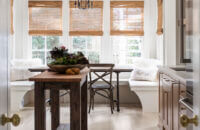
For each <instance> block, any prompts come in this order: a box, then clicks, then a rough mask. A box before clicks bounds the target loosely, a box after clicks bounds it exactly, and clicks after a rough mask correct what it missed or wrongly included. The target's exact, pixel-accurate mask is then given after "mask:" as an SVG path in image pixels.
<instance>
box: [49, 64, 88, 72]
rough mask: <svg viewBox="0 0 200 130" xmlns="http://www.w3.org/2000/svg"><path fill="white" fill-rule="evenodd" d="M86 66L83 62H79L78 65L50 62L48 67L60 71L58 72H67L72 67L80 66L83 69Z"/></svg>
mask: <svg viewBox="0 0 200 130" xmlns="http://www.w3.org/2000/svg"><path fill="white" fill-rule="evenodd" d="M85 66H86V65H81V64H77V65H51V64H48V67H49V68H50V70H52V71H55V72H58V73H65V71H66V70H67V69H70V68H79V69H80V70H81V69H83V68H84V67H85Z"/></svg>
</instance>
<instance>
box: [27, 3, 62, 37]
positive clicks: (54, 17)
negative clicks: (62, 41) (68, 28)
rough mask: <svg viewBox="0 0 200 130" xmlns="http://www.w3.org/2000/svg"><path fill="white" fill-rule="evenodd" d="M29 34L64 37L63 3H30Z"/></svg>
mask: <svg viewBox="0 0 200 130" xmlns="http://www.w3.org/2000/svg"><path fill="white" fill-rule="evenodd" d="M29 34H30V35H62V1H29Z"/></svg>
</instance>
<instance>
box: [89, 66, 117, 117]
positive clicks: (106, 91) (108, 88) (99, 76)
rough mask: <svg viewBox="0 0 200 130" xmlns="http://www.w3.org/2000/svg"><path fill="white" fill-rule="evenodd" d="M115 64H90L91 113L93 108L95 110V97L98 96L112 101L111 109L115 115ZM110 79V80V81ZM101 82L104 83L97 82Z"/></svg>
mask: <svg viewBox="0 0 200 130" xmlns="http://www.w3.org/2000/svg"><path fill="white" fill-rule="evenodd" d="M113 67H114V64H89V65H88V68H89V69H90V72H89V79H90V82H89V90H90V105H89V113H90V110H91V108H92V109H94V96H95V94H98V95H100V96H102V97H104V98H107V99H108V100H109V101H110V109H111V113H112V114H113V110H114V100H113V89H114V86H113V84H112V72H113ZM108 78H109V79H108ZM99 80H101V81H102V82H103V83H101V84H99V83H97V81H99Z"/></svg>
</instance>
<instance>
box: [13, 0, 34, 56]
mask: <svg viewBox="0 0 200 130" xmlns="http://www.w3.org/2000/svg"><path fill="white" fill-rule="evenodd" d="M14 30H15V33H14V42H13V44H14V45H13V46H14V47H15V49H14V54H13V55H14V56H13V57H14V58H19V59H21V58H30V54H31V53H30V49H31V45H30V43H29V41H28V40H29V39H28V38H29V35H28V0H14Z"/></svg>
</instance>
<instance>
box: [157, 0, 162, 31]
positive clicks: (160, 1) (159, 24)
mask: <svg viewBox="0 0 200 130" xmlns="http://www.w3.org/2000/svg"><path fill="white" fill-rule="evenodd" d="M157 1H158V2H157V4H158V23H157V34H158V35H161V34H163V0H157Z"/></svg>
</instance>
